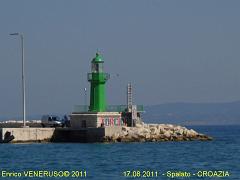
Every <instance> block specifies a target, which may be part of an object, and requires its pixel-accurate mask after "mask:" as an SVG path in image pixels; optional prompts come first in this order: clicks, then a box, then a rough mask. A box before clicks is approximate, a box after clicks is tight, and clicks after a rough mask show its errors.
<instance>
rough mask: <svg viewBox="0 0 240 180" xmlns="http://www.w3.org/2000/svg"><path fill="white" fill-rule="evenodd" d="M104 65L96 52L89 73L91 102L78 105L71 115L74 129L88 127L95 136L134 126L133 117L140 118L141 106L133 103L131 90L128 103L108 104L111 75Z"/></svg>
mask: <svg viewBox="0 0 240 180" xmlns="http://www.w3.org/2000/svg"><path fill="white" fill-rule="evenodd" d="M103 65H104V60H103V58H102V56H101V55H100V54H99V53H96V56H95V57H94V58H93V59H92V60H91V72H90V73H88V74H87V79H88V82H90V86H91V87H90V104H89V106H88V108H86V106H82V105H76V106H75V107H74V111H73V112H72V114H71V115H70V123H71V128H72V129H75V130H76V129H87V130H88V131H89V133H90V134H91V135H92V134H93V135H92V136H95V135H96V133H100V134H101V133H104V134H105V135H107V134H108V133H110V132H115V131H116V130H117V131H121V126H125V125H129V126H133V124H134V123H133V121H132V119H133V120H135V119H137V118H139V117H138V115H139V108H137V107H139V106H134V105H132V101H130V100H131V99H132V95H131V92H130V91H129V93H130V95H131V96H128V100H129V101H128V105H107V102H106V92H105V85H106V82H107V81H108V79H109V78H110V75H109V74H108V73H105V72H104V69H103ZM129 87H130V86H129ZM134 107H135V108H134ZM129 110H131V111H129ZM133 115H135V116H133ZM94 128H96V129H94ZM98 128H100V130H98ZM90 131H91V132H90ZM96 136H99V134H98V135H96Z"/></svg>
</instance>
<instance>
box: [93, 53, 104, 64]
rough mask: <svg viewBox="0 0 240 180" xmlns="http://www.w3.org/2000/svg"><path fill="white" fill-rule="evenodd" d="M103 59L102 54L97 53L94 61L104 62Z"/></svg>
mask: <svg viewBox="0 0 240 180" xmlns="http://www.w3.org/2000/svg"><path fill="white" fill-rule="evenodd" d="M103 62H104V61H103V59H102V56H100V54H98V53H96V57H95V58H93V60H92V63H103Z"/></svg>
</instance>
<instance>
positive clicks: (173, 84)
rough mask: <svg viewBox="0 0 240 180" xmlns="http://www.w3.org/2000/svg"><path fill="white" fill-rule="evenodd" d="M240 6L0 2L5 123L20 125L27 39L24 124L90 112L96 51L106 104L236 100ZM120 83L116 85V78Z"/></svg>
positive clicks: (155, 1)
mask: <svg viewBox="0 0 240 180" xmlns="http://www.w3.org/2000/svg"><path fill="white" fill-rule="evenodd" d="M239 7H240V1H237V0H235V1H234V0H232V1H221V0H211V1H209V0H202V1H190V0H189V1H184V0H182V1H178V0H176V1H169V0H166V1H159V0H132V1H127V0H121V1H120V0H119V1H116V0H113V1H110V0H102V1H98V0H86V1H79V0H51V1H48V0H41V1H40V0H39V1H31V0H21V1H17V0H8V1H0V27H1V28H0V63H1V65H0V83H1V86H0V87H1V89H0V90H1V93H0V99H1V101H0V115H1V116H7V117H15V116H20V115H21V51H20V39H19V38H17V37H14V36H9V33H12V32H22V33H24V36H25V53H26V86H27V114H28V115H34V114H44V113H58V112H61V113H64V112H71V110H72V108H73V105H75V104H84V91H83V89H84V87H87V88H88V89H89V83H88V82H87V77H86V74H87V73H88V72H89V71H90V61H91V59H92V58H93V57H94V55H95V52H96V51H97V50H98V51H100V53H101V54H102V55H103V57H104V60H105V71H106V72H108V73H110V74H111V79H110V80H109V81H108V83H107V101H108V104H125V101H126V97H125V96H126V95H125V94H126V85H127V83H128V82H132V84H133V87H134V102H135V103H137V104H144V105H150V104H161V103H166V102H226V101H236V100H240V93H239V92H240V82H239V81H240V71H239V67H240V61H239V59H240V36H239V32H240V23H239V18H240V11H239ZM118 74H119V76H118Z"/></svg>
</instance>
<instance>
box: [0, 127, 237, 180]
mask: <svg viewBox="0 0 240 180" xmlns="http://www.w3.org/2000/svg"><path fill="white" fill-rule="evenodd" d="M190 128H193V129H195V130H196V131H198V132H201V133H204V134H207V135H210V136H212V137H213V138H214V139H213V141H185V142H151V143H92V144H91V143H89V144H81V143H43V144H41V143H31V144H0V172H1V174H0V178H3V177H4V178H5V179H17V178H21V179H26V178H31V179H38V178H40V179H43V178H49V176H52V177H53V179H72V178H73V179H131V178H132V179H240V157H239V156H240V133H239V132H240V126H193V127H190ZM11 173H12V174H11ZM44 173H45V174H44ZM54 173H55V174H54ZM214 173H215V175H214ZM216 173H217V174H218V176H221V175H222V176H223V177H222V178H220V177H217V176H216ZM204 174H205V175H204ZM14 175H15V176H14ZM188 175H190V177H188ZM18 176H19V177H18Z"/></svg>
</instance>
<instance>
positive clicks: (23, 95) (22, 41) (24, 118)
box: [10, 33, 27, 127]
mask: <svg viewBox="0 0 240 180" xmlns="http://www.w3.org/2000/svg"><path fill="white" fill-rule="evenodd" d="M10 35H15V36H20V38H21V49H22V103H23V107H22V108H23V109H22V111H23V112H22V113H23V127H27V126H26V93H25V64H24V60H25V59H24V58H25V57H24V36H23V34H20V33H12V34H10Z"/></svg>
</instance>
